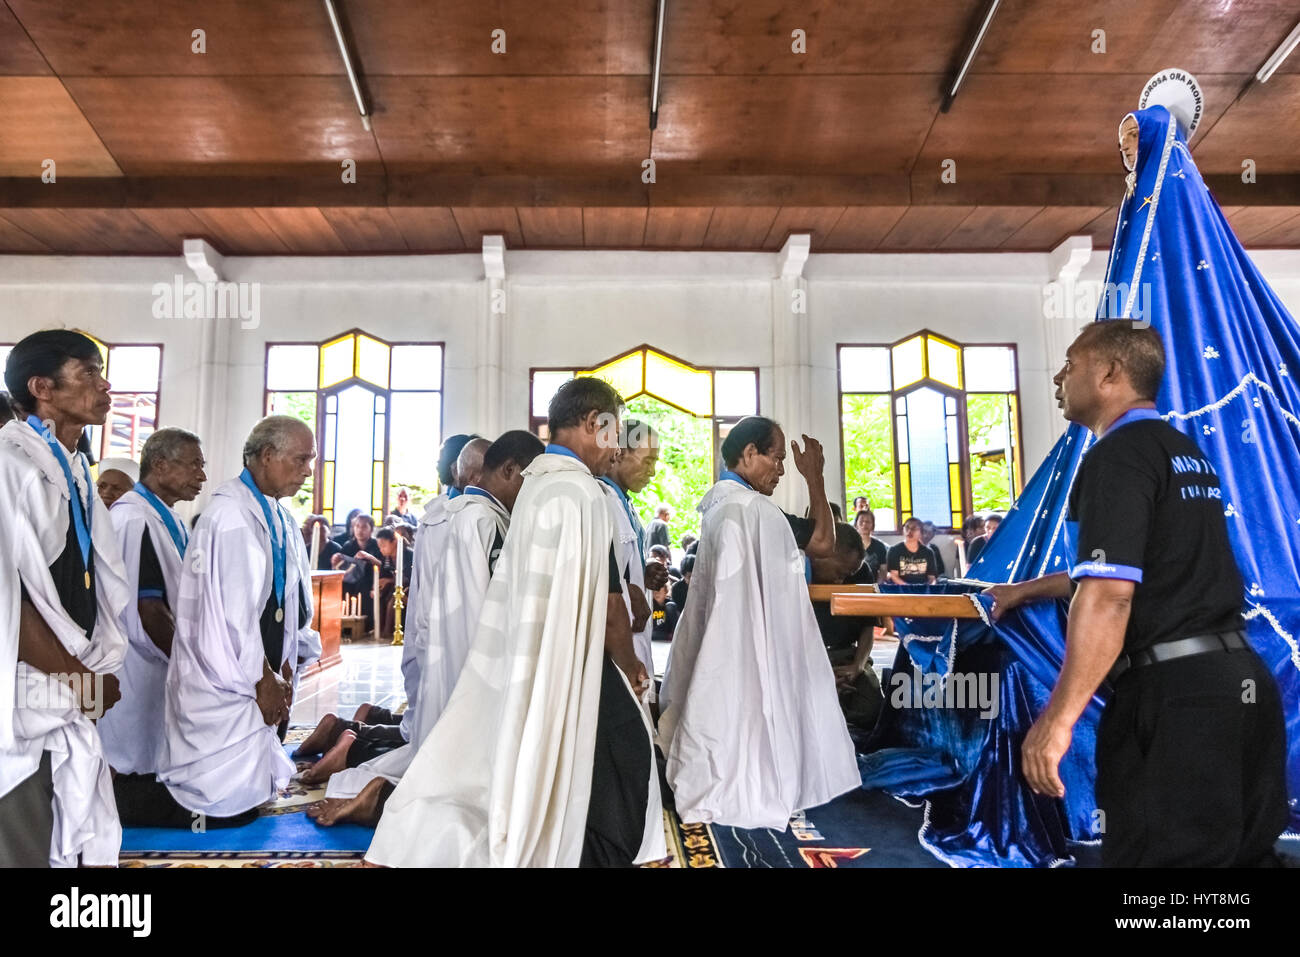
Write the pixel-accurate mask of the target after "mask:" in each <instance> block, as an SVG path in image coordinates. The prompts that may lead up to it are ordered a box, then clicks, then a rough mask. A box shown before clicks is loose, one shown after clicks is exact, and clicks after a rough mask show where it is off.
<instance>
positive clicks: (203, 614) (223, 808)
mask: <svg viewBox="0 0 1300 957" xmlns="http://www.w3.org/2000/svg"><path fill="white" fill-rule="evenodd" d="M315 459H316V449H315V445H314V440H313V438H312V434H311V430H310V429H308V428H307V426H305V425H303V423H302V422H300V421H298V420H297V419H294V418H291V417H289V416H281V415H273V416H268V417H267V418H265V419H263V420H262V421H261V422H259V423H258V424H257V425H256V426H254V428H253V431H252V432H251V433H250V434H249V436H248V441H247V442H246V443H245V444H244V466H245V467H244V471H243V473H241V475H240V476H239V478H237V479H232V480H231V481H229V482H227V483H225V484H224V485H222V486H221V487H220V488H219V489H217V491H216V493H215V494H214V495H213V497H212V501H211V502H210V503H209V504H208V507H207V508H206V509H205V510H204V512H203V517H202V519H200V521H199V524H198V527H197V528H196V529H195V531H194V538H193V540H192V541H191V542H190V545H189V547H188V548H187V550H186V559H185V570H184V572H182V575H181V585H180V598H179V602H178V604H177V609H176V611H177V619H176V637H175V639H174V640H173V642H172V655H171V663H170V665H169V666H168V671H167V691H166V706H165V709H164V728H165V733H164V744H163V750H162V757H161V760H160V773H159V777H160V778H161V780H162V781H163V783H164V784H166V786H167V789H168V791H169V792H170V793H171V795H172V797H173V798H175V800H176V802H177V803H178V804H179V805H180V806H181V807H183V808H185V809H187V810H189V811H192V812H197V813H202V814H204V815H207V816H209V817H228V816H234V815H242V814H246V813H247V812H250V811H253V810H254V809H256V808H257V806H258V805H260V804H263V803H265V802H267V801H269V800H271V799H272V798H274V797H275V795H276V793H277V791H278V790H279V789H280V788H282V787H284V786H285V785H286V784H288V783H289V779H290V778H291V777H292V776H293V773H294V771H295V770H296V769H295V768H294V764H293V762H292V761H290V760H289V758H288V756H287V755H286V754H285V753H284V749H283V747H282V746H281V743H280V742H281V739H282V738H283V735H284V730H285V729H286V728H287V727H288V721H289V707H290V704H291V703H292V699H293V681H294V678H295V675H296V673H297V671H298V670H299V669H300V668H301V667H302V666H303V665H305V664H308V663H310V662H311V661H312V660H314V659H315V658H317V657H319V656H320V636H319V635H317V634H316V632H314V631H312V630H311V627H310V626H311V619H312V604H311V590H310V583H309V582H310V577H309V572H308V568H307V562H308V559H307V550H306V548H304V547H303V543H302V536H301V535H299V534H298V532H297V529H296V527H295V525H294V521H293V517H292V516H291V515H290V514H289V513H288V511H287V510H286V509H285V508H284V507H283V506H282V505H281V504H280V503H279V502H278V501H277V500H278V499H280V498H283V497H285V496H288V495H292V494H294V493H295V492H297V491H298V489H299V488H301V487H302V483H303V482H304V481H306V479H307V477H308V476H309V475H310V474H311V470H312V464H313V463H314V462H315Z"/></svg>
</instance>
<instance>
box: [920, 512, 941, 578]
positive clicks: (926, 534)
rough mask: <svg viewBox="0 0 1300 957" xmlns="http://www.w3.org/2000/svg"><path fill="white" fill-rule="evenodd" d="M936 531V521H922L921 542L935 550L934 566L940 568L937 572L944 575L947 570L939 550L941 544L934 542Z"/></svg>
mask: <svg viewBox="0 0 1300 957" xmlns="http://www.w3.org/2000/svg"><path fill="white" fill-rule="evenodd" d="M934 533H935V527H934V522H922V523H921V544H923V545H924V546H925V547H926V548H928V549H930V551H932V552H934V567H935V568H936V569H937V570H938V572H937V573H938V574H940V575H942V574H944V571H945V569H944V567H943V555H942V554H941V553H940V552H939V546H938V545H935V544H934Z"/></svg>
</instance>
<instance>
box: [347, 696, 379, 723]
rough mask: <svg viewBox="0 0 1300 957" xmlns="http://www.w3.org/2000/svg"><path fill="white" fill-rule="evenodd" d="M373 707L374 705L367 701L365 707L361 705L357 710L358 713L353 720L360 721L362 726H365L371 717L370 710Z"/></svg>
mask: <svg viewBox="0 0 1300 957" xmlns="http://www.w3.org/2000/svg"><path fill="white" fill-rule="evenodd" d="M373 707H374V705H372V704H371V703H370V702H369V701H367V702H366V703H365V704H363V705H360V706H359V707H358V708H357V713H356V714H354V715H353V716H352V720H353V721H360V722H361V723H362V724H365V723H366V718H368V717H370V709H371V708H373Z"/></svg>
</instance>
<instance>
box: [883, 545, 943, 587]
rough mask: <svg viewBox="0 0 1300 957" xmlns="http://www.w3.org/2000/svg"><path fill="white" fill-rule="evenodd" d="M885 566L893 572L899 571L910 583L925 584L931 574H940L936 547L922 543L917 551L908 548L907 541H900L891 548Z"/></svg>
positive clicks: (904, 579)
mask: <svg viewBox="0 0 1300 957" xmlns="http://www.w3.org/2000/svg"><path fill="white" fill-rule="evenodd" d="M885 567H886V568H888V569H889V570H890V571H891V572H898V574H899V575H900V576H901V577H902V579H903V581H905V582H907V583H908V584H909V585H924V584H925V583H926V582H928V581H929V580H930V576H931V575H938V574H939V568H938V564H937V563H936V562H935V560H934V549H932V548H930V546H928V545H920V546H918V548H917V549H916V551H914V552H911V551H908V550H907V543H906V542H899V543H898V544H897V545H894V546H893V547H892V548H890V549H889V552H888V553H887V554H886V557H885Z"/></svg>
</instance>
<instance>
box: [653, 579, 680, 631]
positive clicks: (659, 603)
mask: <svg viewBox="0 0 1300 957" xmlns="http://www.w3.org/2000/svg"><path fill="white" fill-rule="evenodd" d="M680 616H681V606H680V605H678V604H677V602H675V601H673V600H672V599H671V598H669V597H668V586H667V585H664V586H663V587H662V588H659V589H658V590H657V591H655V592H654V594H653V598H652V600H651V605H650V617H651V620H653V621H654V631H653V632H652V634H651V637H652V638H654V640H655V641H672V640H673V631H674V630H675V629H676V628H677V619H678V618H679V617H680Z"/></svg>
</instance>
